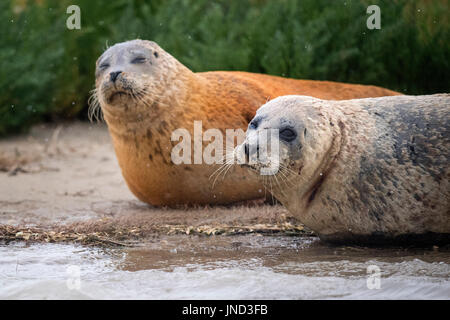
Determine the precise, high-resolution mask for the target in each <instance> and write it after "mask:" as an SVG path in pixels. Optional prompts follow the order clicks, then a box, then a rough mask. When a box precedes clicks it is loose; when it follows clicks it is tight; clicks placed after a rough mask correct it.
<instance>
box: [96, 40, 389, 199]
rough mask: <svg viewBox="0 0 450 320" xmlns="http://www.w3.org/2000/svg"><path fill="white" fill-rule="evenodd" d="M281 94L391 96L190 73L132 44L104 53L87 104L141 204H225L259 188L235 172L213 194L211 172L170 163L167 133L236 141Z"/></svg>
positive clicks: (363, 89) (339, 86)
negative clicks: (231, 132)
mask: <svg viewBox="0 0 450 320" xmlns="http://www.w3.org/2000/svg"><path fill="white" fill-rule="evenodd" d="M286 94H306V95H311V96H315V97H320V98H324V99H349V98H355V97H374V96H385V95H395V94H397V93H395V92H393V91H390V90H387V89H382V88H378V87H374V86H362V85H351V84H343V83H335V82H326V81H305V80H293V79H285V78H280V77H273V76H267V75H261V74H251V73H245V72H206V73H193V72H192V71H190V70H189V69H188V68H187V67H185V66H184V65H183V64H181V63H180V62H178V61H177V60H176V59H175V58H174V57H172V56H171V55H170V54H168V53H167V52H165V51H164V50H163V49H161V48H160V47H159V46H158V45H157V44H156V43H154V42H151V41H144V40H133V41H128V42H124V43H119V44H116V45H114V46H112V47H110V48H109V49H107V50H106V51H105V52H104V53H103V54H102V56H101V57H100V58H99V59H98V61H97V69H96V89H95V92H94V101H97V102H98V103H99V105H100V107H101V110H102V111H103V114H104V118H105V120H106V122H107V124H108V128H109V131H110V134H111V137H112V140H113V144H114V148H115V151H116V154H117V158H118V161H119V165H120V167H121V170H122V173H123V176H124V178H125V181H126V182H127V184H128V186H129V188H130V189H131V191H132V192H133V193H134V194H135V195H136V196H137V197H138V198H139V199H140V200H142V201H145V202H148V203H150V204H153V205H176V204H214V203H222V204H224V203H231V202H235V201H241V200H246V199H255V198H260V197H262V196H264V194H263V187H262V184H261V182H260V181H259V179H257V177H255V176H253V175H252V174H249V173H248V172H247V170H243V169H242V168H239V167H237V168H233V169H232V170H230V172H229V173H228V175H227V179H226V180H224V181H222V182H220V183H216V185H215V186H214V188H213V183H212V182H211V179H210V177H211V175H212V174H213V173H214V172H215V170H216V169H217V168H218V167H219V166H218V165H213V164H205V163H203V164H179V165H176V164H174V163H173V162H172V161H171V160H172V159H171V152H172V147H173V146H174V145H176V143H177V142H173V141H171V135H172V133H173V131H174V130H176V129H179V128H185V129H186V130H188V131H189V132H190V133H191V135H192V136H193V125H194V121H202V126H203V131H206V130H207V129H210V128H217V129H218V130H220V131H221V132H223V133H224V134H225V130H226V129H238V128H239V129H242V139H243V138H244V130H245V128H246V127H247V125H248V122H249V121H250V120H251V119H252V118H253V116H254V114H255V112H256V109H257V108H258V107H259V106H261V105H262V104H263V103H265V102H266V101H267V100H268V99H270V98H275V97H277V96H280V95H286ZM94 105H95V103H94ZM94 111H95V108H94ZM241 141H242V140H241ZM241 141H239V143H240V142H241ZM192 156H193V155H192Z"/></svg>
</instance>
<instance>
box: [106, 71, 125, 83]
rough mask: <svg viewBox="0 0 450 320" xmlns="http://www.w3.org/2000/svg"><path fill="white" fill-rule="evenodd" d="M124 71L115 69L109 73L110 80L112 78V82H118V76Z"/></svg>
mask: <svg viewBox="0 0 450 320" xmlns="http://www.w3.org/2000/svg"><path fill="white" fill-rule="evenodd" d="M121 73H122V71H113V72H111V73H110V74H109V80H111V82H116V79H117V77H118V76H119V74H121Z"/></svg>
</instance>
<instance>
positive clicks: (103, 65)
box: [99, 62, 109, 70]
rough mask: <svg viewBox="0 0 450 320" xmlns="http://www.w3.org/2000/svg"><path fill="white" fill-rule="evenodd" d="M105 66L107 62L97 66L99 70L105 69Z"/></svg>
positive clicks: (107, 65) (107, 66)
mask: <svg viewBox="0 0 450 320" xmlns="http://www.w3.org/2000/svg"><path fill="white" fill-rule="evenodd" d="M107 68H109V63H107V62H104V63H102V64H101V65H100V66H99V69H100V70H105V69H107Z"/></svg>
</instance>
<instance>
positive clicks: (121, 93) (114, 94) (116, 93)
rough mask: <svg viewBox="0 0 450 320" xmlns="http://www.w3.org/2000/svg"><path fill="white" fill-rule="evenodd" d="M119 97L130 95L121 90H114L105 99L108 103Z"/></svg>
mask: <svg viewBox="0 0 450 320" xmlns="http://www.w3.org/2000/svg"><path fill="white" fill-rule="evenodd" d="M121 97H126V98H128V97H131V94H130V93H129V92H126V91H123V90H119V91H114V92H112V93H111V94H110V95H109V96H108V97H107V99H106V100H107V101H108V103H113V102H114V101H115V100H118V99H119V98H121Z"/></svg>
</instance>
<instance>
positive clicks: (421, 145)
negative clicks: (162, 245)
mask: <svg viewBox="0 0 450 320" xmlns="http://www.w3.org/2000/svg"><path fill="white" fill-rule="evenodd" d="M265 129H275V130H276V131H277V132H278V138H277V135H274V136H273V137H274V138H273V139H275V140H274V141H278V142H279V148H278V149H277V148H274V147H272V143H266V144H264V145H263V144H259V143H258V138H257V137H258V134H261V132H262V131H263V130H265ZM271 137H272V136H271ZM271 139H272V138H271ZM259 141H260V140H259ZM270 141H272V140H270ZM255 144H256V147H255ZM273 146H276V144H273ZM254 150H257V151H258V154H259V155H266V156H265V158H261V157H255V152H256V151H254ZM271 150H278V153H276V152H271ZM235 154H236V155H238V156H242V155H245V156H246V158H247V162H248V160H249V159H254V163H253V164H251V163H250V167H251V168H252V170H256V171H257V172H259V171H260V170H261V169H262V168H266V169H267V168H269V167H271V168H272V169H273V172H272V175H269V176H265V177H264V179H265V180H264V181H266V185H267V186H268V187H269V188H270V189H271V190H272V192H273V194H274V195H275V197H276V198H277V199H278V200H279V201H281V203H282V204H283V205H285V206H286V207H287V209H288V210H289V211H290V212H291V213H293V214H294V215H295V216H296V217H297V218H298V219H299V220H300V221H301V222H302V223H304V224H305V225H306V226H308V227H309V228H311V229H312V230H314V231H315V232H317V233H318V234H319V236H320V237H321V238H322V239H325V240H328V241H332V242H347V243H348V242H354V243H369V244H370V243H374V244H376V243H389V244H395V243H412V244H427V243H430V244H437V243H440V242H442V243H449V242H450V179H449V178H450V164H449V159H450V95H449V94H437V95H429V96H396V97H382V98H369V99H355V100H348V101H325V100H320V99H315V98H312V97H305V96H284V97H279V98H277V99H274V100H272V101H270V102H268V103H267V104H265V105H263V106H262V107H261V108H260V109H259V110H258V111H257V113H256V116H255V118H254V119H253V120H252V122H251V123H250V125H249V129H248V130H247V134H246V140H245V141H244V143H243V144H242V145H240V146H238V147H237V148H236V150H235ZM274 164H275V165H274ZM244 165H246V166H248V165H249V164H248V163H244ZM269 182H270V184H269Z"/></svg>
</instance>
